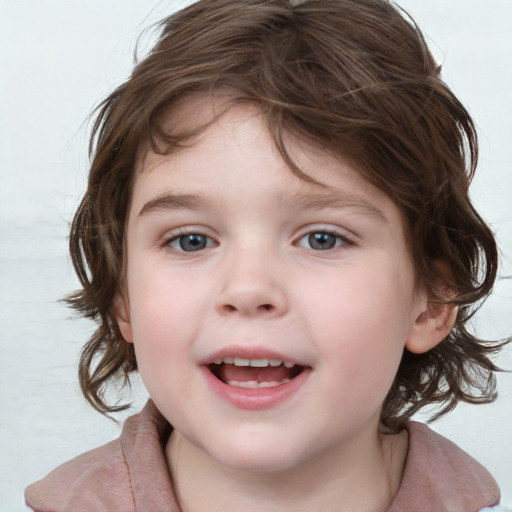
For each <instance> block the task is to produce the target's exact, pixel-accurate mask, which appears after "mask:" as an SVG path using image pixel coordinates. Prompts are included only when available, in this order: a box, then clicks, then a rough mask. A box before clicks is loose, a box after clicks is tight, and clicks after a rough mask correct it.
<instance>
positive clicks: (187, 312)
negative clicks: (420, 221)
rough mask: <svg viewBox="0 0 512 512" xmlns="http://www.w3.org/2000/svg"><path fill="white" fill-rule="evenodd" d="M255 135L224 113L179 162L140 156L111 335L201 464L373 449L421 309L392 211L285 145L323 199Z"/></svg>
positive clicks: (279, 462) (247, 120)
mask: <svg viewBox="0 0 512 512" xmlns="http://www.w3.org/2000/svg"><path fill="white" fill-rule="evenodd" d="M190 112H193V113H194V115H195V116H196V119H198V118H199V119H200V118H201V115H203V116H205V117H204V118H203V119H202V120H205V119H207V118H208V116H210V115H211V110H210V109H209V107H208V102H207V101H204V102H202V103H201V102H200V100H197V99H195V100H189V101H188V102H187V103H186V104H185V105H183V106H182V108H181V110H180V111H179V113H180V114H181V116H182V117H181V121H180V123H182V124H183V123H192V122H193V119H192V118H191V117H190V116H191V114H190ZM200 112H202V114H201V113H200ZM265 126H266V125H265V121H264V120H263V119H262V118H261V117H260V115H259V113H258V111H257V110H256V109H255V108H253V107H250V106H235V107H232V108H231V109H230V110H229V111H228V112H227V114H226V115H225V116H224V117H222V118H221V119H220V120H219V121H218V122H215V123H214V124H213V125H211V126H210V127H209V128H208V129H207V130H206V131H205V132H204V133H203V134H202V135H201V136H200V137H199V138H198V140H196V141H194V143H193V144H192V145H191V146H190V147H189V148H187V149H184V150H181V151H179V152H178V153H175V154H173V155H170V156H159V155H156V154H153V153H149V154H147V155H146V156H145V158H144V159H143V161H142V163H141V165H140V170H141V172H138V174H137V177H136V180H135V185H134V190H133V201H132V205H131V210H130V215H129V220H128V227H127V255H128V256H127V288H128V298H129V301H128V302H129V309H128V312H127V315H128V316H127V318H129V321H126V320H120V327H121V329H122V332H123V335H124V336H125V338H126V339H127V340H128V341H130V342H133V343H134V344H135V351H136V356H137V361H138V367H139V371H140V374H141V376H142V378H143V381H144V383H145V385H146V387H147V389H148V391H149V393H150V395H151V397H152V398H153V399H154V401H155V403H156V404H157V406H158V408H159V409H160V411H161V412H162V413H163V414H164V416H166V418H167V419H168V420H169V421H170V422H171V423H172V424H173V425H174V427H175V429H176V430H177V431H178V432H180V433H181V434H182V435H183V436H184V437H185V439H186V440H188V441H189V442H192V443H193V444H194V445H195V446H196V447H198V448H199V453H201V454H203V455H204V456H205V457H211V458H212V459H211V460H213V461H214V462H220V463H221V464H224V465H227V466H229V467H232V468H238V469H247V470H260V471H266V470H268V471H272V470H278V469H284V468H291V467H294V466H297V465H300V464H301V463H302V462H305V461H307V460H308V459H310V458H311V457H314V456H322V455H326V454H328V453H332V450H337V449H343V447H346V446H348V445H349V444H350V443H352V442H353V441H354V439H357V438H358V436H359V437H360V438H361V436H363V437H364V436H371V437H372V438H374V437H375V436H376V435H377V427H378V422H379V414H380V409H381V405H382V403H383V401H384V398H385V396H386V393H387V391H388V389H389V387H390V386H391V383H392V381H393V378H394V376H395V373H396V371H397V367H398V364H399V362H400V358H401V355H402V351H403V348H404V344H407V343H409V340H410V338H411V336H413V333H414V329H415V320H416V318H417V317H418V315H419V314H420V313H421V310H422V307H423V305H424V304H423V299H420V297H419V296H420V294H417V293H416V292H415V287H414V272H413V267H412V263H411V261H410V257H409V254H408V251H407V247H406V241H405V237H404V227H403V223H402V220H401V215H400V212H399V210H398V208H397V207H396V206H395V205H394V203H393V202H392V201H391V200H390V199H389V198H388V197H387V196H386V195H385V194H384V193H383V192H381V191H380V190H378V189H377V188H375V187H374V186H373V185H371V184H369V183H368V182H367V181H365V180H364V179H363V178H362V177H361V176H360V175H359V174H358V173H357V172H356V171H355V170H354V169H353V168H351V166H350V165H348V164H347V163H343V162H341V161H339V160H338V159H335V158H333V157H331V156H327V155H326V154H322V152H321V151H319V150H313V149H307V148H304V147H302V148H301V147H299V146H300V145H299V144H295V145H294V144H293V143H292V142H291V143H290V144H289V149H290V150H291V152H292V154H293V156H294V158H295V160H296V161H297V162H298V163H299V164H300V165H301V167H302V168H303V169H304V170H305V171H306V173H307V174H309V175H310V176H312V177H313V178H314V179H316V180H318V181H319V182H321V183H322V184H324V185H325V186H321V185H317V184H313V183H310V182H307V181H304V180H302V179H300V178H299V177H297V176H296V175H294V174H293V173H292V172H291V171H290V170H289V169H288V168H287V167H286V165H285V164H284V163H283V161H282V160H281V158H280V157H279V155H278V152H277V150H276V149H275V148H274V147H273V145H272V143H271V139H270V137H269V135H268V133H267V130H266V127H265ZM302 146H304V145H302ZM121 317H122V315H121ZM235 358H240V359H242V360H243V359H252V360H256V361H253V362H254V364H256V365H258V366H260V365H265V366H266V365H267V364H269V365H270V364H271V363H272V364H278V362H279V361H284V362H290V363H294V364H295V365H296V366H294V367H293V368H291V369H289V368H287V367H286V366H284V365H281V364H280V365H279V366H275V367H274V366H269V367H265V368H259V367H254V368H248V367H244V366H241V367H237V366H235V365H233V364H229V363H230V361H232V360H233V359H235ZM221 360H222V361H224V364H218V363H219V361H221ZM267 360H268V361H267ZM273 360H276V361H273ZM237 362H241V363H242V364H246V363H247V362H244V361H237ZM235 364H236V363H235ZM212 370H213V371H212ZM288 378H290V379H291V380H290V381H289V382H286V379H288ZM224 381H230V383H227V382H224ZM256 386H257V387H256Z"/></svg>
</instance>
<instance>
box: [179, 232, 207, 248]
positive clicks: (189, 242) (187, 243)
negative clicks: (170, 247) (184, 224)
mask: <svg viewBox="0 0 512 512" xmlns="http://www.w3.org/2000/svg"><path fill="white" fill-rule="evenodd" d="M205 247H206V237H205V236H203V235H187V236H182V237H181V238H180V248H181V249H182V250H184V251H187V252H192V251H200V250H201V249H204V248H205Z"/></svg>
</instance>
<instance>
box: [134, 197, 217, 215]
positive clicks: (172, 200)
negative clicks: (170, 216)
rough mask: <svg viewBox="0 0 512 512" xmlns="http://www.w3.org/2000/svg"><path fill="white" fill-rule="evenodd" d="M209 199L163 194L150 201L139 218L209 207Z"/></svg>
mask: <svg viewBox="0 0 512 512" xmlns="http://www.w3.org/2000/svg"><path fill="white" fill-rule="evenodd" d="M210 203H211V201H210V200H209V199H207V198H206V197H204V196H202V195H196V194H162V195H159V196H157V197H155V198H154V199H151V201H148V202H147V203H146V204H145V205H144V206H143V207H142V209H141V210H140V212H139V217H140V216H142V215H148V214H150V213H156V212H159V211H169V210H171V211H172V210H179V209H190V210H192V209H197V208H202V207H205V206H208V205H209V204H210Z"/></svg>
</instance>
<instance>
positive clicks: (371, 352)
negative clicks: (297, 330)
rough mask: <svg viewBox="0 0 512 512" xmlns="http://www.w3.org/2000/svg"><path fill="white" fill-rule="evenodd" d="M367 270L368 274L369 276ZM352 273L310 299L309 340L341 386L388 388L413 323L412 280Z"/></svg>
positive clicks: (390, 274) (386, 274)
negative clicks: (312, 341)
mask: <svg viewBox="0 0 512 512" xmlns="http://www.w3.org/2000/svg"><path fill="white" fill-rule="evenodd" d="M368 268H371V269H372V270H371V271H368ZM381 270H382V269H379V268H377V267H376V266H373V267H368V266H365V267H364V269H361V271H358V270H357V269H355V268H352V269H351V272H347V274H346V275H344V276H340V278H339V279H337V280H334V279H333V280H331V281H330V282H331V284H330V285H329V286H328V287H327V286H326V287H323V288H316V289H314V290H311V289H310V291H309V293H308V295H307V296H308V298H309V302H308V310H309V312H310V319H311V323H310V325H309V328H310V329H311V337H312V339H316V340H317V341H316V342H317V344H318V349H319V350H320V351H323V352H324V358H323V359H324V361H326V364H330V362H331V361H332V362H334V365H333V366H334V369H333V370H332V371H333V373H337V375H336V377H338V378H339V379H340V380H341V381H345V379H346V380H347V381H348V382H354V383H355V382H361V383H362V384H363V385H362V388H365V387H367V388H368V389H372V388H373V389H375V386H384V385H388V384H389V385H390V384H391V382H392V380H393V378H394V375H395V373H396V370H397V367H398V364H399V362H400V359H401V355H402V352H403V347H404V344H405V340H406V338H407V334H408V331H409V327H410V323H411V300H412V280H411V279H409V274H408V273H407V272H404V275H405V277H403V278H402V280H400V279H399V278H397V272H393V270H394V267H393V266H392V265H389V268H388V270H387V272H384V271H381Z"/></svg>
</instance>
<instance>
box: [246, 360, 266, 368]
mask: <svg viewBox="0 0 512 512" xmlns="http://www.w3.org/2000/svg"><path fill="white" fill-rule="evenodd" d="M249 364H250V365H251V366H256V367H258V368H264V367H265V366H268V359H251V360H250V361H249Z"/></svg>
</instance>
